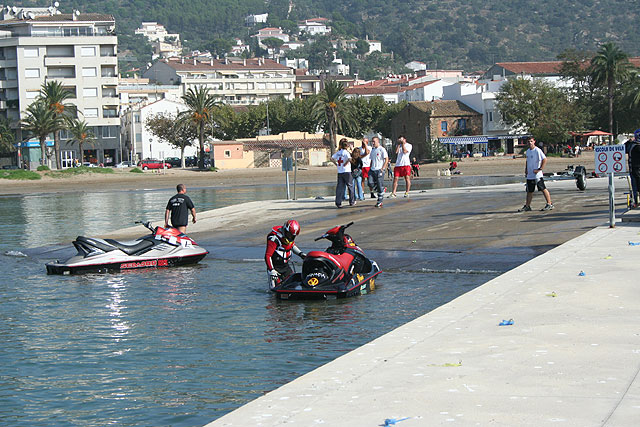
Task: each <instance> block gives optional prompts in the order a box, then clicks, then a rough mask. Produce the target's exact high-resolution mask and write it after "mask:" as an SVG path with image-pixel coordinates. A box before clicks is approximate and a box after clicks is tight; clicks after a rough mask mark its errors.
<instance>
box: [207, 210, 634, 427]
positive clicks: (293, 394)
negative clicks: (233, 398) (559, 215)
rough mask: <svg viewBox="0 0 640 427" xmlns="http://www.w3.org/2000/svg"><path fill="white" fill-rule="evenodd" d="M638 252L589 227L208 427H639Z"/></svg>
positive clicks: (629, 231)
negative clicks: (392, 424) (394, 425)
mask: <svg viewBox="0 0 640 427" xmlns="http://www.w3.org/2000/svg"><path fill="white" fill-rule="evenodd" d="M633 214H635V212H634V213H633ZM633 214H631V213H630V214H627V215H626V221H630V220H632V216H633ZM630 242H631V243H630ZM637 242H640V224H638V223H637V222H624V223H621V224H619V225H618V226H617V227H616V228H613V229H610V228H608V227H606V226H602V227H597V228H595V229H593V230H592V231H589V232H587V233H585V234H583V235H581V236H579V237H577V238H574V239H572V240H570V241H568V242H566V243H564V244H563V245H561V246H558V247H556V248H554V249H552V250H550V251H548V252H546V253H544V254H543V255H540V256H538V257H536V258H535V259H533V260H531V261H529V262H526V263H525V264H523V265H521V266H519V267H517V268H515V269H513V270H511V271H509V272H507V273H505V274H503V275H501V276H499V277H497V278H496V279H494V280H491V281H490V282H488V283H486V284H484V285H482V286H480V287H478V288H476V289H475V290H473V291H471V292H468V293H467V294H465V295H463V296H461V297H459V298H457V299H456V300H454V301H452V302H450V303H448V304H446V305H444V306H442V307H440V308H438V309H436V310H434V311H432V312H430V313H428V314H426V315H424V316H422V317H419V318H418V319H416V320H414V321H412V322H410V323H408V324H406V325H403V326H401V327H399V328H397V329H396V330H394V331H392V332H390V333H388V334H385V335H383V336H381V337H380V338H378V339H376V340H374V341H372V342H370V343H368V344H366V345H364V346H362V347H359V348H357V349H355V350H353V351H351V352H349V353H347V354H345V355H343V356H342V357H339V358H338V359H336V360H334V361H332V362H330V363H327V364H326V365H324V366H322V367H320V368H318V369H316V370H314V371H312V372H310V373H308V374H306V375H303V376H302V377H300V378H298V379H296V380H294V381H292V382H291V383H289V384H286V385H284V386H282V387H280V388H278V389H276V390H274V391H272V392H270V393H268V394H266V395H265V396H263V397H261V398H259V399H256V400H254V401H252V402H250V403H248V404H247V405H245V406H243V407H241V408H239V409H237V410H235V411H233V412H231V413H229V414H227V415H225V416H223V417H221V418H220V419H218V420H216V421H214V422H212V423H210V424H208V425H209V426H230V425H233V426H246V425H264V426H272V425H283V424H287V425H300V426H309V425H316V424H325V425H349V426H374V425H385V420H387V419H395V420H399V419H402V418H405V417H408V418H407V419H405V420H403V421H402V423H401V425H402V426H407V427H408V426H429V425H440V424H448V423H450V422H454V423H457V424H459V425H501V426H516V425H517V426H521V425H528V426H540V425H550V424H554V425H555V424H563V425H570V426H592V425H593V426H596V425H598V426H601V425H610V426H633V425H638V424H639V423H640V381H639V378H638V372H639V370H640V321H639V320H638V319H640V289H639V288H638V284H639V280H638V277H639V274H638V272H639V268H638V265H639V264H640V245H639V246H635V245H632V243H637ZM581 272H582V273H583V274H581ZM509 319H513V324H512V325H506V326H499V324H500V323H501V321H502V320H509ZM336 333H340V331H336Z"/></svg>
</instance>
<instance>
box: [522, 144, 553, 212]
mask: <svg viewBox="0 0 640 427" xmlns="http://www.w3.org/2000/svg"><path fill="white" fill-rule="evenodd" d="M528 143H529V149H528V150H527V153H526V154H527V162H526V163H525V166H524V174H525V175H526V177H527V199H526V202H525V204H524V206H523V207H521V208H520V209H518V212H528V211H530V210H531V200H532V199H533V192H534V191H536V187H537V188H538V191H541V192H542V195H543V196H544V199H545V200H546V202H547V204H546V205H545V206H544V208H542V209H540V210H541V211H550V210H551V209H553V203H551V195H550V194H549V190H547V187H546V186H545V185H544V174H543V172H542V171H543V170H544V166H545V165H546V164H547V156H545V155H544V153H543V152H542V150H541V149H540V148H538V147H536V140H535V138H533V137H531V138H529V141H528Z"/></svg>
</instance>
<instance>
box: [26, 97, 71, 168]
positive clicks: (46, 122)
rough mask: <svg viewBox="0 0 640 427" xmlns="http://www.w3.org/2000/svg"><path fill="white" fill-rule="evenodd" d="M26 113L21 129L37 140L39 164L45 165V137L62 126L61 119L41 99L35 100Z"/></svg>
mask: <svg viewBox="0 0 640 427" xmlns="http://www.w3.org/2000/svg"><path fill="white" fill-rule="evenodd" d="M26 113H27V117H25V118H24V119H23V120H22V121H21V126H22V129H23V130H25V131H27V132H29V133H30V134H31V135H33V136H35V137H36V138H38V140H39V141H40V151H41V152H42V157H41V158H40V164H41V165H46V162H47V160H49V153H48V152H47V145H46V140H47V136H49V134H51V133H53V132H55V131H56V130H58V129H60V128H61V126H63V125H62V123H61V122H62V119H61V118H60V117H58V115H57V114H56V113H55V112H54V111H53V110H52V109H51V108H49V104H47V103H46V102H45V101H44V100H42V99H39V100H36V101H35V102H33V103H32V104H31V105H29V106H28V107H27V111H26Z"/></svg>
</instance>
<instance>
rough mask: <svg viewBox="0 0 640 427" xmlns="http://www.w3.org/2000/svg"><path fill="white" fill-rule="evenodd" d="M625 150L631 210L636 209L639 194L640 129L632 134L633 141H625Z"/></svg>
mask: <svg viewBox="0 0 640 427" xmlns="http://www.w3.org/2000/svg"><path fill="white" fill-rule="evenodd" d="M625 150H626V151H627V155H628V156H629V177H630V179H631V209H636V208H637V207H638V202H639V200H638V192H640V129H637V130H636V131H635V132H634V133H633V140H629V141H627V144H625Z"/></svg>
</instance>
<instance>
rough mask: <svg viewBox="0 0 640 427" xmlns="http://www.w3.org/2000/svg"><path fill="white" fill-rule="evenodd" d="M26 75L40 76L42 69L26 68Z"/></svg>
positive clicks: (30, 76) (28, 76) (31, 76)
mask: <svg viewBox="0 0 640 427" xmlns="http://www.w3.org/2000/svg"><path fill="white" fill-rule="evenodd" d="M24 76H25V77H26V78H28V79H29V78H36V79H37V78H40V69H39V68H25V70H24Z"/></svg>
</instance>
